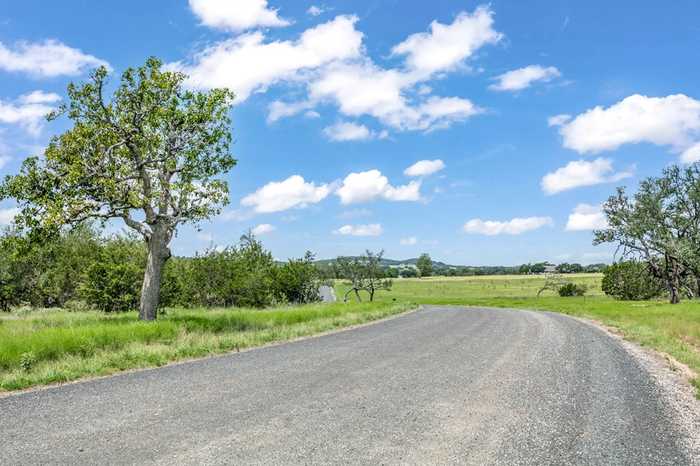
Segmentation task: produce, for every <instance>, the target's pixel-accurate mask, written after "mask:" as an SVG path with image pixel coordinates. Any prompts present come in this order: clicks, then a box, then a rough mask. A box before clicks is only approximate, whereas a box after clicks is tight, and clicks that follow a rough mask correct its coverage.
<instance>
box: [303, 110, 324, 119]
mask: <svg viewBox="0 0 700 466" xmlns="http://www.w3.org/2000/svg"><path fill="white" fill-rule="evenodd" d="M304 116H305V117H306V118H321V114H320V113H318V112H317V111H316V110H309V111H307V112H305V113H304Z"/></svg>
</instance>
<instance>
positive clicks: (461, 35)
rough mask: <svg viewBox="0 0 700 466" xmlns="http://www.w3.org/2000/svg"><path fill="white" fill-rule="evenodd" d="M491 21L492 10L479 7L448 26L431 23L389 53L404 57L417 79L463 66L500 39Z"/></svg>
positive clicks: (459, 16) (458, 17) (464, 13)
mask: <svg viewBox="0 0 700 466" xmlns="http://www.w3.org/2000/svg"><path fill="white" fill-rule="evenodd" d="M493 22H494V19H493V11H492V10H491V9H490V8H488V7H486V6H480V7H478V8H477V9H476V10H475V11H474V13H471V14H470V13H467V12H462V13H460V14H459V15H457V17H456V18H455V20H454V21H453V22H452V24H442V23H439V22H437V21H433V22H432V23H431V24H430V31H429V32H420V33H417V34H412V35H410V36H409V37H408V38H407V39H406V40H405V41H403V42H401V43H400V44H397V45H396V46H394V48H392V50H391V52H392V54H393V55H399V56H405V60H406V65H407V66H408V68H409V69H410V70H411V71H412V72H413V73H416V74H418V76H420V77H425V76H430V75H432V74H433V73H436V72H441V71H450V70H453V69H455V68H457V67H458V66H460V65H464V64H465V60H467V59H468V58H469V57H471V56H472V55H473V54H474V53H475V52H476V51H477V50H479V49H480V48H481V47H483V46H484V45H487V44H495V43H497V42H498V41H500V40H501V38H502V37H503V36H502V35H501V34H500V33H499V32H497V31H496V30H494V29H493Z"/></svg>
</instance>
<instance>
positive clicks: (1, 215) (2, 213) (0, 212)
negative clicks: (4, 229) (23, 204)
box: [0, 207, 19, 226]
mask: <svg viewBox="0 0 700 466" xmlns="http://www.w3.org/2000/svg"><path fill="white" fill-rule="evenodd" d="M17 214H19V209H18V208H16V207H11V208H9V209H0V226H7V225H9V224H11V223H12V222H13V221H14V219H15V216H16V215H17Z"/></svg>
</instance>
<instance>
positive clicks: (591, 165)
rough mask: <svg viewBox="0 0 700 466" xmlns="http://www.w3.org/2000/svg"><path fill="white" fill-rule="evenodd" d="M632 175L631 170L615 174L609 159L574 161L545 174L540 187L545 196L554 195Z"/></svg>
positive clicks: (612, 181)
mask: <svg viewBox="0 0 700 466" xmlns="http://www.w3.org/2000/svg"><path fill="white" fill-rule="evenodd" d="M632 175H633V169H629V170H624V171H619V172H616V171H615V170H614V168H613V163H612V160H610V159H606V158H602V157H600V158H597V159H595V160H591V161H589V160H575V161H573V162H569V163H568V164H566V165H565V166H563V167H561V168H559V169H557V170H555V171H553V172H551V173H547V174H546V175H545V176H544V177H543V178H542V182H541V186H542V190H543V191H544V192H545V193H546V194H556V193H559V192H562V191H567V190H569V189H574V188H579V187H581V186H592V185H596V184H601V183H614V182H616V181H620V180H622V179H624V178H629V177H630V176H632Z"/></svg>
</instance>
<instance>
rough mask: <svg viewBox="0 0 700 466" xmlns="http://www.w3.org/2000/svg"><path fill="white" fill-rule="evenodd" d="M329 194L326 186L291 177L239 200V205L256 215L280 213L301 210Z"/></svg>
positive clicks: (294, 176) (274, 182)
mask: <svg viewBox="0 0 700 466" xmlns="http://www.w3.org/2000/svg"><path fill="white" fill-rule="evenodd" d="M330 192H331V188H330V186H329V185H327V184H321V185H318V186H317V185H316V184H315V183H312V182H306V181H305V180H304V178H303V177H301V176H299V175H293V176H290V177H289V178H287V179H286V180H284V181H279V182H277V181H273V182H270V183H268V184H266V185H265V186H263V187H262V188H260V189H258V190H257V191H255V192H254V193H252V194H249V195H247V196H245V197H244V198H243V199H242V200H241V205H243V206H245V207H251V208H252V209H253V210H254V211H255V212H258V213H270V212H281V211H283V210H288V209H292V208H303V207H307V206H308V205H310V204H316V203H318V202H321V201H322V200H323V199H325V198H326V197H327V196H328V195H329V194H330Z"/></svg>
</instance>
